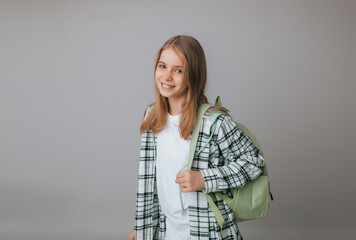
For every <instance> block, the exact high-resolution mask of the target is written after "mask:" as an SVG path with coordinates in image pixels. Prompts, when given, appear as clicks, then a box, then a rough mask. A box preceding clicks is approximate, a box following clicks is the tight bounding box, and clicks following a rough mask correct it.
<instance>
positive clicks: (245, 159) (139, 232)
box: [134, 115, 264, 240]
mask: <svg viewBox="0 0 356 240" xmlns="http://www.w3.org/2000/svg"><path fill="white" fill-rule="evenodd" d="M216 124H217V125H216V129H215V132H214V134H213V138H212V140H211V142H210V144H208V145H207V147H205V149H204V150H203V151H202V152H201V153H200V154H199V155H198V156H197V157H196V158H195V159H194V161H193V164H192V170H195V171H200V172H201V173H202V175H203V177H204V181H205V189H204V190H203V191H197V192H192V193H188V194H189V197H188V199H189V208H188V211H189V219H190V239H191V240H198V239H199V240H207V239H216V240H218V239H219V240H220V239H221V240H230V239H231V240H233V239H238V240H242V236H241V234H240V232H239V229H238V226H237V224H236V223H235V222H234V215H233V212H232V211H231V210H230V209H229V207H228V206H227V205H226V204H225V203H224V201H223V200H221V199H220V198H219V197H218V196H215V194H213V196H212V197H213V200H214V202H215V203H216V205H217V206H218V208H219V209H220V211H221V214H222V215H223V217H224V220H225V221H224V225H223V228H222V231H220V227H219V225H218V223H217V221H216V219H215V216H214V213H213V212H212V210H211V208H210V207H209V204H208V202H207V200H206V197H205V195H204V193H210V192H216V191H219V192H222V193H223V194H226V195H228V196H230V197H231V196H232V194H231V192H230V190H229V189H231V188H236V187H242V186H244V185H245V183H246V182H247V181H251V180H254V179H255V178H257V177H258V176H259V175H260V174H261V173H262V170H263V165H264V159H263V157H262V155H261V154H260V152H259V151H258V149H257V148H256V147H254V146H253V144H252V142H251V140H250V139H249V138H248V137H247V136H246V135H245V134H243V133H242V132H241V131H240V130H239V129H238V127H237V126H236V124H235V123H234V122H233V120H232V119H231V117H229V116H226V115H221V116H219V117H218V119H217V122H216ZM211 126H212V123H211V122H209V121H208V119H207V118H205V117H204V118H203V121H202V126H201V129H200V132H199V136H198V142H197V147H196V151H199V150H200V148H201V147H202V146H203V145H204V143H205V142H206V141H207V140H208V139H209V137H210V134H211V132H210V130H211ZM155 142H156V137H155V136H154V135H153V133H152V131H145V132H144V133H143V134H142V136H141V151H140V162H139V176H138V191H137V200H136V217H135V227H134V231H135V237H136V238H135V239H136V240H148V239H149V240H151V239H154V240H156V239H164V238H165V230H166V226H165V216H164V214H163V213H162V211H161V208H160V205H159V201H158V195H157V186H156V179H155V154H156V152H155ZM177 171H178V170H177ZM172 197H175V196H172ZM177 197H179V195H178V193H177Z"/></svg>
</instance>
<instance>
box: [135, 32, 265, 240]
mask: <svg viewBox="0 0 356 240" xmlns="http://www.w3.org/2000/svg"><path fill="white" fill-rule="evenodd" d="M206 78H207V70H206V61H205V55H204V51H203V49H202V47H201V45H200V44H199V42H198V41H197V40H196V39H195V38H193V37H191V36H186V35H178V36H174V37H172V38H170V39H169V40H168V41H167V42H166V43H165V44H164V45H163V46H162V48H161V49H160V50H159V51H158V54H157V59H156V64H155V74H154V79H155V89H156V101H155V102H154V103H153V104H151V105H149V106H148V108H147V109H146V111H145V115H144V119H143V122H142V125H141V128H140V133H141V151H140V161H139V176H138V192H137V200H136V215H135V226H134V229H133V232H131V233H130V235H129V239H130V240H134V239H136V240H152V239H165V240H188V239H191V240H193V239H199V240H208V239H242V237H241V235H240V232H239V230H238V226H237V224H236V222H235V221H234V216H233V213H232V211H231V210H230V209H229V208H228V206H227V205H226V204H225V202H224V201H223V200H221V199H220V198H219V197H217V196H215V195H213V200H214V202H215V203H216V205H217V206H218V208H219V210H220V211H221V213H222V215H223V217H224V225H223V227H222V229H220V227H219V225H218V223H217V221H216V219H215V216H214V213H213V212H212V210H211V208H210V207H209V205H208V202H207V200H206V197H205V195H204V194H205V193H210V192H217V191H219V192H222V193H223V194H226V195H228V196H230V197H231V192H230V191H229V190H230V189H231V188H236V187H241V186H243V185H245V183H246V182H247V181H251V180H253V179H255V178H257V177H258V176H259V175H260V174H261V172H262V170H263V165H264V159H263V157H262V155H261V154H260V152H259V151H258V149H257V148H256V147H255V146H254V145H253V144H252V142H251V140H250V139H249V138H248V137H247V136H246V135H244V134H243V133H242V132H241V131H240V130H239V129H238V127H237V126H236V124H235V123H234V122H233V120H232V119H231V117H230V115H229V114H228V110H227V109H225V108H222V107H212V108H210V109H209V111H210V112H214V111H222V112H224V113H225V114H223V115H221V116H219V117H218V119H217V120H216V122H215V124H216V126H215V128H211V126H212V124H213V123H211V122H209V121H208V120H207V118H206V116H204V118H203V122H202V126H201V128H200V132H199V137H198V142H197V147H196V148H197V149H196V151H198V150H200V148H201V147H202V146H203V145H204V143H206V142H207V141H208V139H209V137H210V136H211V135H212V139H211V141H210V142H209V144H208V145H207V146H206V147H205V148H204V149H203V151H201V152H200V154H199V155H198V156H196V157H195V158H194V161H193V164H192V167H191V170H185V167H186V165H187V162H188V155H189V147H190V137H191V133H192V131H193V126H194V122H195V119H196V114H197V110H198V108H199V106H200V105H202V104H203V103H207V102H208V101H207V98H206V96H205V95H204V91H205V85H206ZM212 129H214V131H213V130H212ZM212 131H213V132H212Z"/></svg>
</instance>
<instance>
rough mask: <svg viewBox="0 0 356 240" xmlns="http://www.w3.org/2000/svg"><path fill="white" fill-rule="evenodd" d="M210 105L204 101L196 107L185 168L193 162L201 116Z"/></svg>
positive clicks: (188, 167)
mask: <svg viewBox="0 0 356 240" xmlns="http://www.w3.org/2000/svg"><path fill="white" fill-rule="evenodd" d="M212 106H213V105H210V104H207V103H204V104H202V105H201V106H200V107H199V109H198V112H197V115H196V118H195V123H194V127H193V133H192V137H191V140H190V151H189V158H188V164H187V169H191V167H192V163H193V159H194V157H195V156H196V155H197V154H195V148H196V146H197V141H198V136H199V130H200V127H201V124H202V121H203V116H204V114H205V112H206V111H207V110H208V109H209V108H210V107H212Z"/></svg>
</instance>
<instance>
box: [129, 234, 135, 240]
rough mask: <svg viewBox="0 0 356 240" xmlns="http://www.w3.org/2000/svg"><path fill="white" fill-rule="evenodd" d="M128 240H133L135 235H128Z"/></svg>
mask: <svg viewBox="0 0 356 240" xmlns="http://www.w3.org/2000/svg"><path fill="white" fill-rule="evenodd" d="M129 240H135V233H134V232H131V233H130V235H129Z"/></svg>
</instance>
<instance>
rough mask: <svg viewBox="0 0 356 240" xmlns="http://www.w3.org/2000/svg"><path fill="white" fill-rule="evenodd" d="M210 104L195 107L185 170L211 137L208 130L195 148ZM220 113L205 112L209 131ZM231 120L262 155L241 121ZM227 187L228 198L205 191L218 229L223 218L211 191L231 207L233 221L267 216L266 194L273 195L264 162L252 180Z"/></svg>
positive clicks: (255, 141) (218, 99) (221, 224)
mask: <svg viewBox="0 0 356 240" xmlns="http://www.w3.org/2000/svg"><path fill="white" fill-rule="evenodd" d="M212 106H213V105H210V104H203V105H202V106H201V107H200V108H199V110H198V113H197V118H196V119H197V120H196V121H195V125H194V129H193V134H192V137H191V145H190V153H189V162H188V164H187V165H188V166H187V169H188V170H189V169H191V166H192V162H193V159H194V158H195V157H196V156H197V155H198V154H199V153H200V152H201V150H202V149H203V148H204V147H205V146H206V145H207V144H208V143H209V141H210V140H211V138H212V135H213V134H211V136H210V139H209V141H208V142H207V143H205V145H204V146H203V147H202V148H201V149H200V150H199V151H198V152H195V149H196V144H197V140H198V134H199V129H200V126H201V122H202V117H203V115H204V114H205V113H206V111H207V110H208V109H209V108H210V107H212ZM215 106H222V104H221V100H220V97H217V99H216V102H215ZM221 114H223V113H206V115H207V118H208V120H209V121H211V122H213V123H214V124H213V126H212V127H213V130H212V132H214V130H215V127H216V120H217V118H218V117H219V116H220V115H221ZM235 123H236V125H237V126H238V128H239V129H240V130H241V131H242V132H243V133H244V134H245V135H247V136H248V137H249V138H250V139H251V141H252V142H253V144H254V145H255V147H256V148H258V150H260V152H261V155H262V156H263V152H262V151H261V147H260V145H259V143H258V142H257V140H256V138H255V136H254V135H253V133H251V132H250V131H249V130H248V129H247V127H246V126H244V125H243V124H241V123H238V122H235ZM231 191H232V193H233V198H229V197H227V196H225V195H223V194H221V193H218V192H215V193H208V194H205V195H206V198H207V201H208V203H209V205H210V208H211V210H212V211H213V213H214V215H215V218H216V220H217V222H218V224H219V226H220V229H222V226H223V224H224V219H223V216H222V214H221V213H220V211H219V209H218V207H217V206H216V204H215V203H214V201H213V199H212V197H211V195H212V194H216V195H217V196H219V197H220V198H221V199H223V200H224V201H225V203H226V204H227V205H228V206H229V208H230V209H231V210H232V211H233V213H234V216H235V221H236V222H243V221H248V220H253V219H263V218H266V217H267V212H268V209H269V204H270V201H269V197H270V198H271V200H273V197H272V194H271V192H270V184H269V179H268V173H267V166H266V165H265V166H264V169H263V172H262V173H261V174H260V175H259V176H258V177H257V178H256V179H255V180H253V181H252V182H247V183H246V184H245V185H244V186H243V187H242V188H235V189H232V190H231Z"/></svg>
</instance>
